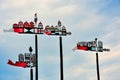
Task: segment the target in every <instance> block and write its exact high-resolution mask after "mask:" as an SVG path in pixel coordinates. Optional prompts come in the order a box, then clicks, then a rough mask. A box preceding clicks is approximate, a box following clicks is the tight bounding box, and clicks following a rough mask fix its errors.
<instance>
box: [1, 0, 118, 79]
mask: <svg viewBox="0 0 120 80" xmlns="http://www.w3.org/2000/svg"><path fill="white" fill-rule="evenodd" d="M36 12H37V13H38V17H39V21H42V22H43V24H44V25H47V24H49V25H56V24H57V21H58V20H61V22H62V24H63V25H65V26H66V28H67V30H68V31H71V32H72V35H71V36H66V37H63V50H64V78H65V80H97V76H96V64H95V53H94V52H84V51H75V52H73V51H72V48H74V47H75V45H76V44H77V42H78V41H83V40H84V41H91V40H94V38H96V37H97V38H98V39H99V40H101V41H103V43H104V47H107V48H110V49H111V51H110V52H109V53H108V52H104V53H100V54H99V61H100V62H99V63H100V75H101V80H119V79H120V78H119V76H120V74H119V73H120V54H119V53H120V45H119V44H120V37H119V35H120V27H119V26H120V0H22V1H21V0H1V1H0V59H1V60H0V65H1V66H0V71H1V72H0V79H1V80H27V79H28V80H29V69H25V68H18V67H13V66H9V65H7V60H8V59H12V60H13V61H16V60H17V56H18V54H19V53H26V52H28V48H29V46H32V47H33V48H34V35H22V34H21V35H20V34H16V33H4V32H3V29H10V28H12V24H13V23H16V22H18V21H20V20H22V21H32V20H33V18H34V13H36ZM38 41H39V80H59V43H58V42H59V38H58V37H56V36H46V35H38Z"/></svg>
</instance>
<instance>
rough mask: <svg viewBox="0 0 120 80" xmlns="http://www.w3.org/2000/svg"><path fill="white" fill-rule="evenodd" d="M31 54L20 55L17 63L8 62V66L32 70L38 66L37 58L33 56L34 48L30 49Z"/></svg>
mask: <svg viewBox="0 0 120 80" xmlns="http://www.w3.org/2000/svg"><path fill="white" fill-rule="evenodd" d="M29 51H30V53H25V54H21V53H20V54H19V55H18V61H16V62H15V63H14V62H13V61H12V60H8V64H9V65H12V66H16V67H23V68H30V67H35V65H36V56H35V54H32V53H31V52H32V47H30V48H29Z"/></svg>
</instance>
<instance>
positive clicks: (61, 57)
mask: <svg viewBox="0 0 120 80" xmlns="http://www.w3.org/2000/svg"><path fill="white" fill-rule="evenodd" d="M59 40H60V77H61V79H60V80H64V76H63V75H64V74H63V49H62V37H61V36H60V37H59Z"/></svg>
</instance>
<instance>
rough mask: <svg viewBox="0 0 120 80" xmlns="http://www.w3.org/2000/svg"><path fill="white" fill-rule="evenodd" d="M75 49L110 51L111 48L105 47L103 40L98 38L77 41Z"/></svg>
mask: <svg viewBox="0 0 120 80" xmlns="http://www.w3.org/2000/svg"><path fill="white" fill-rule="evenodd" d="M75 50H84V51H95V52H103V51H110V49H107V48H103V42H102V41H97V38H96V39H95V41H89V42H86V41H81V42H78V43H77V46H76V47H75V48H73V51H75Z"/></svg>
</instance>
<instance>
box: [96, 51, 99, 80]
mask: <svg viewBox="0 0 120 80" xmlns="http://www.w3.org/2000/svg"><path fill="white" fill-rule="evenodd" d="M96 66H97V79H98V80H100V72H99V59H98V53H96Z"/></svg>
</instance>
